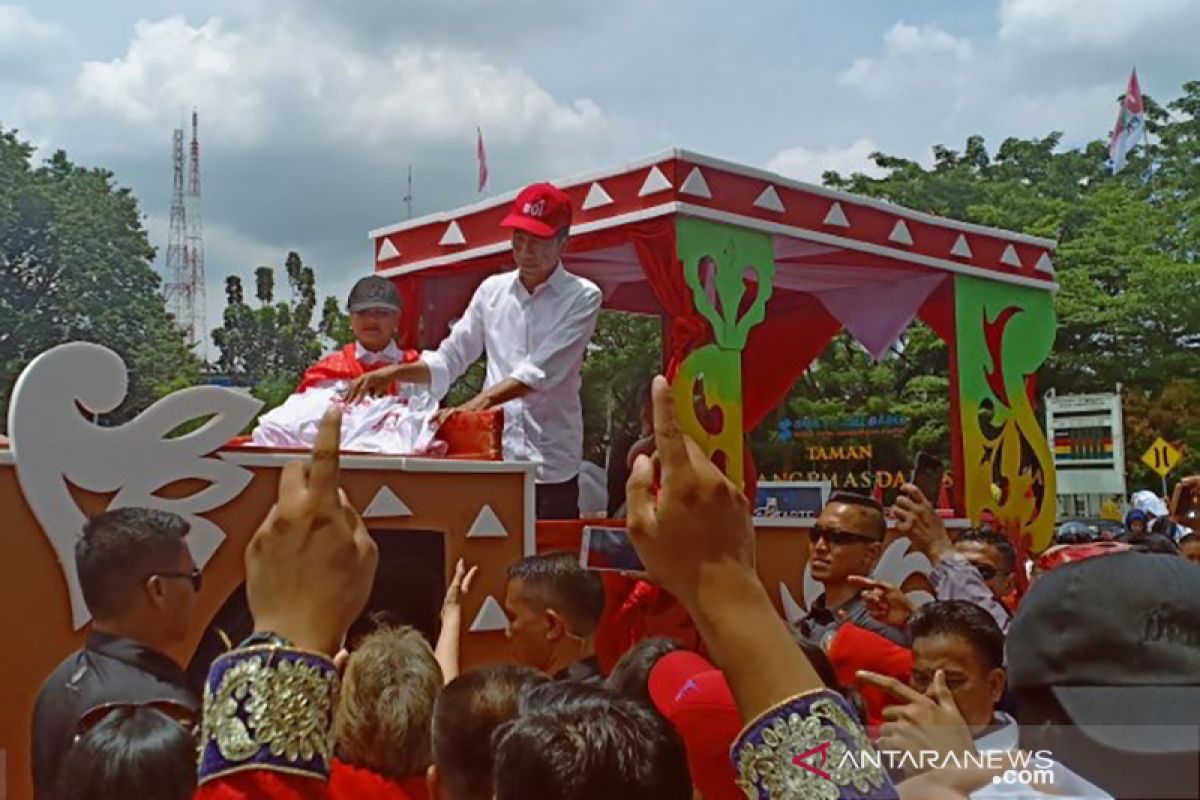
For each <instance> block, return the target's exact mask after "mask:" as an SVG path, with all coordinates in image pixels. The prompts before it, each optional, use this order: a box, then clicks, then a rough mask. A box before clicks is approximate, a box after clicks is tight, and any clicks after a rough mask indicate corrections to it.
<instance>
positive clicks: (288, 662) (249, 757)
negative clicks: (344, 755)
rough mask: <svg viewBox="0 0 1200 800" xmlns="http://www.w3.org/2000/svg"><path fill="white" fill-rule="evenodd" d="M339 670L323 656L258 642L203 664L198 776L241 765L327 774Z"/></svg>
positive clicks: (203, 777)
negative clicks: (205, 677)
mask: <svg viewBox="0 0 1200 800" xmlns="http://www.w3.org/2000/svg"><path fill="white" fill-rule="evenodd" d="M337 693H338V673H337V669H336V668H335V667H334V666H333V662H332V661H330V660H329V658H328V657H327V656H324V655H321V654H318V653H312V652H308V651H304V650H297V649H293V648H284V647H274V646H256V647H248V648H245V649H239V650H234V651H232V652H229V653H226V654H225V655H223V656H221V657H220V658H218V659H217V660H216V661H215V662H214V663H213V665H212V667H211V668H210V669H209V671H208V682H207V684H206V685H205V688H204V717H203V727H202V730H201V746H200V783H202V784H203V783H204V782H206V781H210V780H213V779H215V778H219V777H221V776H223V775H228V774H230V773H233V772H242V771H245V770H247V769H264V770H271V771H276V772H286V773H289V774H294V775H297V774H298V775H307V776H311V777H314V778H320V779H322V780H324V779H327V778H328V776H329V765H330V762H331V760H332V757H333V742H334V740H333V713H334V710H335V709H336V708H337Z"/></svg>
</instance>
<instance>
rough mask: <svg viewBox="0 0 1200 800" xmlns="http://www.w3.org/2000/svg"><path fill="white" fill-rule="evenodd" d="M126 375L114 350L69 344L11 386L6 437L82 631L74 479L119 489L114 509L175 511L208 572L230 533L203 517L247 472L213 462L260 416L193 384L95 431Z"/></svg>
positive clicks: (252, 405) (238, 400)
mask: <svg viewBox="0 0 1200 800" xmlns="http://www.w3.org/2000/svg"><path fill="white" fill-rule="evenodd" d="M128 387H129V375H128V372H127V370H126V368H125V364H124V363H123V362H122V361H121V358H120V356H118V355H117V354H116V353H114V352H113V351H111V350H109V349H108V348H106V347H102V346H101V345H97V344H90V343H85V342H72V343H70V344H64V345H60V346H58V347H55V348H53V349H52V350H48V351H47V352H45V353H42V354H41V355H40V356H38V357H37V358H35V359H34V360H33V361H32V362H31V363H30V364H29V366H28V367H26V368H25V371H24V372H22V373H21V376H20V377H19V378H18V379H17V383H16V386H15V388H14V389H13V396H12V402H11V404H10V405H9V411H8V431H9V436H10V437H11V438H12V450H13V455H14V457H15V462H16V470H17V479H18V481H19V482H20V484H21V491H22V492H23V493H24V495H25V501H26V503H28V505H29V508H30V509H31V510H32V511H33V513H34V515H35V516H36V517H37V520H38V523H39V524H40V525H41V528H42V530H43V531H44V532H45V535H46V538H48V539H49V540H50V544H51V545H52V546H53V547H54V552H55V553H56V554H57V556H58V561H59V566H60V568H61V569H62V572H63V577H64V578H65V580H66V583H67V587H68V591H69V592H70V596H71V616H72V620H73V622H74V625H75V627H76V628H81V627H83V626H84V625H85V624H87V622H88V620H89V619H90V618H91V615H90V614H89V613H88V610H87V606H86V605H85V604H84V602H83V595H82V593H81V592H80V588H79V578H78V576H77V574H76V572H75V542H76V541H77V540H78V538H79V535H80V532H81V530H82V528H83V524H84V522H85V517H84V514H83V512H82V511H80V510H79V507H78V506H77V505H76V503H75V501H74V500H73V499H72V498H71V494H70V491H69V490H68V487H67V484H68V482H69V483H71V484H74V485H75V486H77V487H79V488H80V489H84V490H86V491H89V492H96V493H100V494H105V493H115V495H116V496H115V497H114V498H113V500H112V503H111V504H110V505H109V508H128V507H130V506H143V507H147V508H156V509H161V510H163V511H172V512H174V513H176V514H179V515H180V516H182V517H183V518H184V519H185V520H187V522H188V523H189V524H190V525H191V531H190V533H189V534H188V539H187V541H188V546H189V548H190V549H191V552H192V557H193V558H194V559H195V560H196V564H197V566H199V567H201V568H203V566H204V565H205V564H206V563H208V560H209V559H210V558H211V557H212V555H213V553H215V552H216V550H217V548H218V547H219V546H220V545H221V542H222V541H224V539H225V533H224V531H222V530H221V529H220V528H219V527H218V526H217V525H215V524H214V523H212V522H210V521H209V520H207V519H205V518H204V517H202V516H200V515H201V514H205V513H207V512H210V511H213V510H215V509H217V508H220V507H221V506H223V505H225V504H226V503H228V502H230V501H231V500H233V499H234V498H236V497H237V496H238V495H239V494H241V492H242V490H243V489H245V488H246V485H247V484H248V483H249V482H250V480H251V478H252V477H253V476H252V475H251V473H250V472H249V471H248V470H245V469H243V468H241V467H238V466H235V465H233V464H230V463H228V462H226V461H223V460H221V459H220V458H219V457H210V456H211V455H212V454H213V453H214V452H215V451H216V450H217V449H218V448H220V447H221V446H222V445H224V444H225V443H226V442H228V441H229V440H230V439H232V438H233V437H234V436H236V435H237V434H238V433H240V432H241V431H242V429H243V428H245V426H246V425H247V424H248V423H249V422H250V420H252V419H253V418H254V415H255V414H256V413H257V412H258V410H259V408H260V407H261V406H262V403H261V402H259V401H258V400H255V399H254V398H252V397H249V396H247V395H243V394H240V393H238V392H234V391H231V390H229V389H223V388H220V387H216V386H197V387H192V388H190V389H184V390H182V391H179V392H175V393H174V394H171V395H169V396H167V397H164V398H163V399H162V400H159V401H158V402H156V403H155V404H154V405H152V406H151V407H150V408H148V409H146V411H144V412H143V413H142V414H140V415H139V416H138V417H137V418H135V419H133V420H132V421H130V422H128V423H126V424H124V425H119V426H115V427H102V426H99V425H96V424H95V423H94V422H92V421H91V420H90V419H89V418H88V417H85V416H84V413H86V414H88V415H97V414H105V413H108V412H110V411H113V410H114V409H116V408H117V407H118V406H119V405H120V404H121V402H122V401H123V400H124V399H125V395H126V393H127V391H128ZM203 418H207V419H206V421H205V422H204V424H203V425H201V427H200V428H198V429H197V430H195V431H192V432H191V433H187V434H184V435H182V436H177V437H174V438H167V434H168V433H170V432H171V431H173V430H175V429H177V428H179V427H180V426H181V425H183V424H184V423H187V422H190V421H193V420H198V419H203ZM187 479H199V480H202V481H206V482H207V483H208V485H207V486H205V487H204V488H202V489H200V490H199V491H197V492H195V493H193V494H190V495H188V496H186V497H180V498H166V497H160V496H158V495H157V494H156V492H158V491H160V490H162V489H163V488H164V487H166V486H169V485H170V484H172V483H176V482H178V481H181V480H187Z"/></svg>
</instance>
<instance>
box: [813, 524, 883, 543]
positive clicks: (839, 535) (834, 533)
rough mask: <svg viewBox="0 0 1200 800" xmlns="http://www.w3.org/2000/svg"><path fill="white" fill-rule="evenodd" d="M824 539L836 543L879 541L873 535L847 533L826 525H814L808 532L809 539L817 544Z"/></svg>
mask: <svg viewBox="0 0 1200 800" xmlns="http://www.w3.org/2000/svg"><path fill="white" fill-rule="evenodd" d="M822 539H824V540H825V541H827V542H829V543H830V544H836V545H847V544H871V543H872V542H878V541H879V540H878V539H875V538H873V537H871V536H860V535H859V534H857V533H847V532H846V531H839V530H837V529H835V528H826V527H825V526H824V525H814V526H813V527H812V529H811V530H809V532H808V540H809V541H810V542H812V543H813V544H816V543H817V542H819V541H821V540H822Z"/></svg>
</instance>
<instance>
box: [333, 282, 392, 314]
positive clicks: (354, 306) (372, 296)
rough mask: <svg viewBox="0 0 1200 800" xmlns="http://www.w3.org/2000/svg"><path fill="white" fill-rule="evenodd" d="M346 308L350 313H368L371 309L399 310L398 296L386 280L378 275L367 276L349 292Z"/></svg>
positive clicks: (390, 283)
mask: <svg viewBox="0 0 1200 800" xmlns="http://www.w3.org/2000/svg"><path fill="white" fill-rule="evenodd" d="M346 306H347V307H348V308H349V309H350V310H351V311H369V310H370V309H372V308H385V309H388V310H389V311H399V310H400V295H399V294H398V293H397V292H396V287H395V286H393V285H392V282H391V281H389V280H388V279H387V278H381V277H379V276H378V275H368V276H367V277H365V278H362V279H361V280H359V282H358V283H356V284H354V288H353V289H351V290H350V299H349V300H348V301H347V302H346Z"/></svg>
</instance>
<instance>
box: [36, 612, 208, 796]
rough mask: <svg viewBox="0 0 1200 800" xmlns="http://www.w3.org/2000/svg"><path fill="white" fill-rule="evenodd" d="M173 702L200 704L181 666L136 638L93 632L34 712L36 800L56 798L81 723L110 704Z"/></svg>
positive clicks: (51, 680)
mask: <svg viewBox="0 0 1200 800" xmlns="http://www.w3.org/2000/svg"><path fill="white" fill-rule="evenodd" d="M156 700H159V701H163V700H165V701H173V702H176V703H180V704H182V705H185V706H188V707H189V708H192V709H194V710H195V711H196V712H197V715H198V714H199V708H200V704H199V702H198V700H197V699H196V696H195V695H193V694H192V692H191V691H189V690H188V688H187V679H186V676H185V675H184V673H183V670H182V669H180V667H179V665H178V664H176V663H175V662H174V661H172V660H171V659H170V658H168V657H167V656H165V655H163V654H162V653H159V652H158V651H156V650H152V649H151V648H149V647H147V646H145V645H143V644H139V643H138V642H135V641H133V640H132V639H122V638H119V637H117V636H112V635H110V634H107V633H98V632H96V631H93V632H92V633H91V634H90V635H89V636H88V638H87V642H86V643H85V644H84V647H83V649H82V650H80V651H78V652H75V653H72V654H71V655H70V656H68V657H67V658H66V659H65V660H64V661H63V662H62V663H61V664H59V665H58V667H56V668H55V670H54V672H52V673H50V677H49V678H47V679H46V682H45V683H44V684H42V689H41V691H40V692H39V693H38V697H37V702H36V703H35V704H34V707H33V785H34V797H35V798H36V799H37V800H50V799H51V798H53V797H54V796H55V792H54V785H55V781H56V780H57V779H58V772H59V768H60V767H61V765H62V761H63V757H64V756H65V755H66V754H67V751H68V750H69V749H70V747H71V745H72V744H73V742H74V740H75V733H76V730H77V728H78V725H79V720H80V718H81V717H82V716H83V715H84V714H86V713H87V712H88V711H90V710H92V709H93V708H96V707H97V706H102V705H108V704H111V703H130V704H138V703H146V702H151V701H156Z"/></svg>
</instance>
